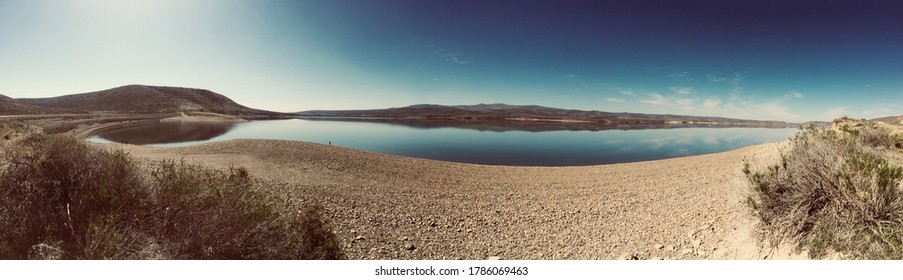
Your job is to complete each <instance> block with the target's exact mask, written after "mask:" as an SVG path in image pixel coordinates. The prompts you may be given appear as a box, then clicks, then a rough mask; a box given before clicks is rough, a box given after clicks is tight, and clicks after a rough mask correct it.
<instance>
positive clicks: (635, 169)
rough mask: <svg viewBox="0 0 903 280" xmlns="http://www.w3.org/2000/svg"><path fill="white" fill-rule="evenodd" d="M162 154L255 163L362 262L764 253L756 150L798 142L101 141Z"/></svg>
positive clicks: (136, 152) (221, 164)
mask: <svg viewBox="0 0 903 280" xmlns="http://www.w3.org/2000/svg"><path fill="white" fill-rule="evenodd" d="M96 145H98V146H101V147H106V148H109V149H124V150H126V151H128V152H130V153H131V154H132V155H133V156H135V157H137V158H140V159H143V160H146V161H154V160H160V159H177V160H178V159H184V160H185V161H186V162H189V163H196V164H202V165H206V166H210V167H214V168H228V167H230V166H244V167H246V168H248V170H249V172H250V173H251V174H252V176H255V177H257V178H260V179H262V180H265V181H268V182H269V183H271V186H273V187H272V188H270V189H268V191H271V192H273V193H275V194H277V195H280V196H282V197H283V198H285V199H286V200H288V201H289V203H290V204H292V205H293V207H302V206H305V205H309V204H312V203H316V204H319V205H321V206H322V208H323V210H324V216H326V217H328V218H329V219H331V221H332V222H333V225H334V230H335V232H336V234H337V235H338V237H339V239H340V240H341V242H342V246H343V247H344V250H345V253H346V254H347V256H348V258H350V259H486V258H490V257H498V258H501V259H618V258H625V257H626V258H632V257H636V258H639V259H761V258H798V257H799V256H800V255H791V254H789V253H788V252H786V250H784V251H782V252H773V251H772V250H764V249H761V248H759V246H758V245H757V244H758V243H757V242H756V239H755V238H754V237H753V235H754V234H753V230H754V224H755V221H754V219H753V217H752V215H751V214H750V212H749V209H748V207H746V206H745V205H744V204H743V200H744V199H745V193H746V191H747V188H748V185H747V183H746V180H745V178H744V176H743V173H742V171H741V170H742V166H743V159H744V158H749V159H750V160H751V161H752V162H754V163H769V162H770V161H771V160H774V158H775V157H776V156H778V149H779V148H780V147H782V146H784V145H786V143H773V144H765V145H757V146H750V147H746V148H741V149H738V150H734V151H728V152H723V153H718V154H709V155H701V156H693V157H683V158H675V159H667V160H658V161H649V162H639V163H627V164H612V165H599V166H586V167H505V166H483V165H473V164H460V163H449V162H440V161H433V160H424V159H414V158H405V157H398V156H391V155H383V154H377V153H371V152H365V151H359V150H353V149H348V148H341V147H334V146H328V145H320V144H313V143H305V142H294V141H277V140H234V141H226V142H218V143H209V144H203V145H197V146H189V147H179V148H161V147H143V146H131V145H120V144H96Z"/></svg>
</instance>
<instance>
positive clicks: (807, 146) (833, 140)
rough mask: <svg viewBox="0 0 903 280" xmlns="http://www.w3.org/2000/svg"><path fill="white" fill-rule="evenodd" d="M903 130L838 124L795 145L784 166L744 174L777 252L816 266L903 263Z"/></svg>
mask: <svg viewBox="0 0 903 280" xmlns="http://www.w3.org/2000/svg"><path fill="white" fill-rule="evenodd" d="M898 129H899V128H895V127H893V126H888V125H885V124H880V123H876V122H869V121H865V120H852V119H848V118H843V119H838V120H836V121H835V122H834V124H833V127H832V128H827V127H817V126H809V127H806V128H803V129H802V130H801V132H799V133H798V134H797V135H796V136H795V137H793V138H792V139H791V140H790V147H789V150H787V151H786V152H785V153H783V154H782V155H781V158H780V161H779V163H778V164H775V165H771V166H768V167H767V168H766V169H765V170H750V165H749V162H747V163H746V164H745V167H744V169H743V172H744V173H745V174H746V175H747V178H748V179H749V181H750V182H751V184H752V187H753V190H752V194H751V195H750V196H749V197H748V199H747V203H748V204H749V205H750V206H751V207H752V208H753V209H754V213H755V215H756V216H757V217H758V218H759V221H760V223H759V229H760V230H761V233H762V237H763V239H765V240H767V241H768V242H769V243H770V245H772V246H778V245H781V244H783V243H789V244H791V245H793V246H795V247H796V249H797V250H801V251H803V250H804V251H808V253H809V256H810V257H813V258H820V257H826V256H828V255H831V254H835V253H836V254H839V256H840V257H842V258H852V259H903V185H901V181H903V167H901V165H900V161H899V158H900V155H901V153H903V150H901V148H903V135H901V134H900V133H899V132H897V131H898Z"/></svg>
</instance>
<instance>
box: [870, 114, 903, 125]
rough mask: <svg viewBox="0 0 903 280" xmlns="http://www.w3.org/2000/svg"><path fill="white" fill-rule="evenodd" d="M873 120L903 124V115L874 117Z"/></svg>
mask: <svg viewBox="0 0 903 280" xmlns="http://www.w3.org/2000/svg"><path fill="white" fill-rule="evenodd" d="M872 120H873V121H878V122H883V123H886V124H892V125H903V116H888V117H883V118H874V119H872Z"/></svg>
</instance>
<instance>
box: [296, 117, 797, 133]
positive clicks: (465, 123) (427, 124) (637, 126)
mask: <svg viewBox="0 0 903 280" xmlns="http://www.w3.org/2000/svg"><path fill="white" fill-rule="evenodd" d="M300 119H303V120H308V121H342V122H367V123H385V124H393V125H403V126H407V127H411V128H418V129H431V128H463V129H472V130H478V131H495V132H505V131H528V132H543V131H565V130H567V131H603V130H641V129H666V128H705V127H710V128H727V127H750V128H786V127H787V126H767V125H760V124H752V123H750V124H744V123H737V124H686V123H676V124H666V123H661V122H648V123H642V122H636V123H617V124H606V123H599V122H560V121H512V120H492V119H489V120H486V119H480V120H462V119H438V118H330V117H301V118H300Z"/></svg>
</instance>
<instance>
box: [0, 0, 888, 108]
mask: <svg viewBox="0 0 903 280" xmlns="http://www.w3.org/2000/svg"><path fill="white" fill-rule="evenodd" d="M126 84H148V85H167V86H184V87H197V88H206V89H210V90H213V91H216V92H219V93H222V94H225V95H226V96H229V97H231V98H232V99H234V100H236V101H237V102H239V103H242V104H244V105H248V106H251V107H255V108H260V109H268V110H275V111H286V112H289V111H302V110H310V109H362V108H385V107H400V106H406V105H411V104H420V103H431V104H446V105H458V104H476V103H508V104H516V105H528V104H536V105H544V106H551V107H561V108H574V109H584V110H602V111H612V112H640V113H674V114H691V115H713V116H724V117H740V118H752V119H770V120H785V121H806V120H829V119H831V118H834V117H839V116H842V115H849V116H852V117H878V116H886V115H901V114H903V1H863V0H859V1H826V0H820V1H783V0H782V1H770V0H765V1H762V0H757V1H720V0H712V1H676V0H663V1H644V0H625V1H604V0H599V1H583V2H571V1H522V0H518V1H498V0H496V1H427V0H411V1H394V0H379V1H376V0H372V1H366V0H357V1H336V0H329V1H250V0H249V1H191V0H187V1H149V0H143V1H62V0H60V1H9V0H0V94H4V95H7V96H11V97H14V98H19V97H46V96H57V95H62V94H71V93H81V92H89V91H96V90H101V89H107V88H112V87H116V86H121V85H126Z"/></svg>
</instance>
